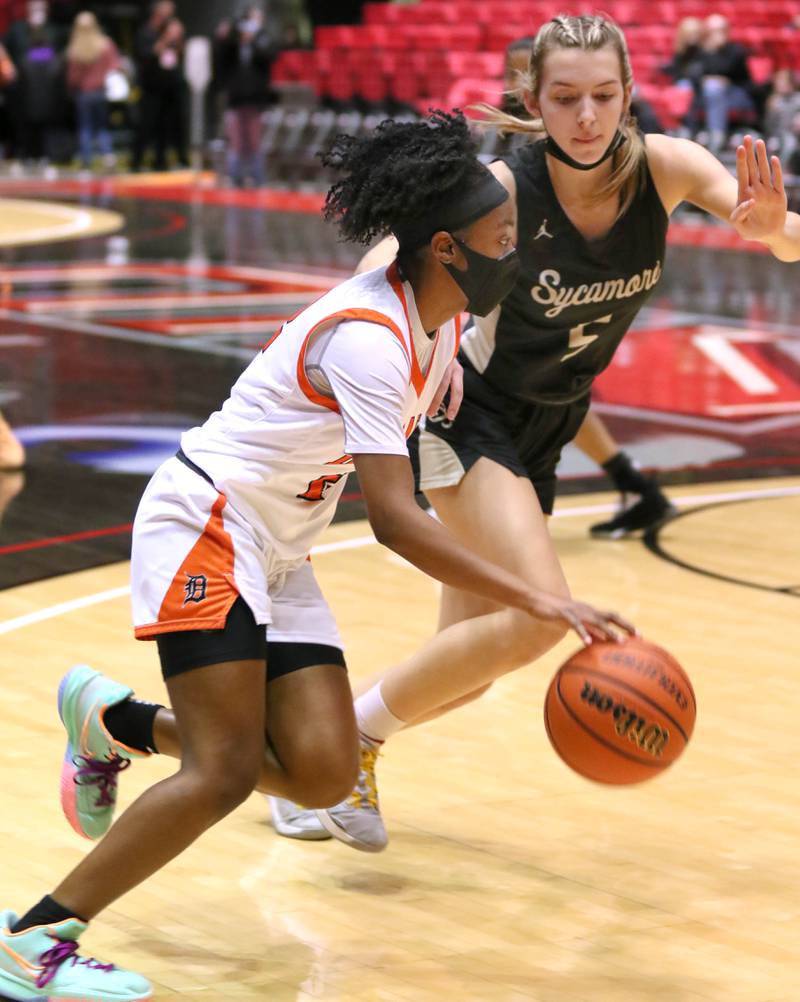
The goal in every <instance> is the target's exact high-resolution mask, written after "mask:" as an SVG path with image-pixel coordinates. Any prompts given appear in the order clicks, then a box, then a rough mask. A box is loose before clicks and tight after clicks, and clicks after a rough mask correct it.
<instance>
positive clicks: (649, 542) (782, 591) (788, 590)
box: [642, 497, 800, 598]
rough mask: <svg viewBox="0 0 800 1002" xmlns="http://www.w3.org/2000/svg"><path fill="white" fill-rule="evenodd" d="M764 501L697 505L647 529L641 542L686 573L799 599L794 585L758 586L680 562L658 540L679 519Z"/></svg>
mask: <svg viewBox="0 0 800 1002" xmlns="http://www.w3.org/2000/svg"><path fill="white" fill-rule="evenodd" d="M764 500H765V499H764V498H763V497H761V498H760V497H755V498H736V499H735V500H733V501H712V502H711V503H710V504H704V505H699V506H698V507H697V508H689V509H688V510H687V511H681V512H678V514H677V515H674V516H673V517H672V518H670V519H669V520H668V521H666V522H662V523H661V525H658V526H656V527H655V528H652V529H648V530H647V531H646V532H645V533H644V535H643V537H642V542H643V543H644V545H645V546H646V547H647V549H648V550H650V552H651V553H653V554H654V555H655V556H657V557H660V558H661V559H662V560H666V561H667V563H670V564H675V566H676V567H682V568H683V569H684V570H686V571H691V572H692V573H693V574H702V575H703V576H704V577H707V578H714V579H715V580H716V581H725V582H726V583H727V584H735V585H741V586H742V587H743V588H755V589H756V590H757V591H769V592H772V593H773V594H778V595H790V596H791V597H792V598H800V586H798V585H796V584H791V585H765V584H759V583H758V582H757V581H748V580H747V579H746V578H737V577H733V576H732V575H730V574H721V573H720V572H719V571H712V570H709V569H708V568H707V567H701V566H698V565H697V564H690V563H688V562H687V561H686V560H681V558H680V557H676V556H675V555H674V554H672V553H669V552H668V551H667V550H666V549H665V548H664V546H663V544H662V543H661V540H660V538H659V536H660V534H661V530H662V529H664V528H665V527H666V526H670V525H674V524H675V523H676V522H678V521H679V520H680V519H683V518H688V517H689V516H690V515H697V514H699V513H700V512H703V511H711V510H712V509H714V508H722V507H723V506H725V505H734V504H751V503H753V502H754V501H764ZM770 500H772V499H770Z"/></svg>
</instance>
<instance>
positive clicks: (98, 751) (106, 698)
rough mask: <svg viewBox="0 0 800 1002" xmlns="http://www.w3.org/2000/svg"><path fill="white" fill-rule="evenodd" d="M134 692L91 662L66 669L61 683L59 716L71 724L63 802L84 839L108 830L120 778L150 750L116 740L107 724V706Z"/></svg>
mask: <svg viewBox="0 0 800 1002" xmlns="http://www.w3.org/2000/svg"><path fill="white" fill-rule="evenodd" d="M132 695H133V689H129V688H128V686H126V685H121V684H120V683H119V682H114V681H112V680H111V679H110V678H106V677H105V675H101V674H100V672H99V671H94V670H93V669H92V668H89V667H88V666H87V665H77V666H76V667H75V668H72V669H71V670H70V671H68V672H67V674H66V675H65V676H64V677H63V678H62V679H61V684H60V685H59V687H58V715H59V716H60V717H61V720H62V722H63V724H64V727H66V729H67V750H66V752H65V753H64V764H63V766H62V767H61V807H62V809H63V811H64V814H65V815H66V818H67V821H69V823H70V824H71V825H72V827H73V828H74V829H75V831H76V832H77V833H78V834H79V835H83V836H84V838H89V839H98V838H100V837H101V836H102V835H105V833H106V832H107V831H108V829H109V828H110V827H111V822H112V820H113V818H114V808H115V807H116V804H117V777H118V776H119V774H120V772H122V770H123V769H127V768H128V766H129V765H130V764H131V759H132V758H147V756H148V754H149V753H148V752H143V751H137V750H136V749H135V748H128V746H127V745H123V744H122V743H121V742H119V741H115V740H114V738H113V737H112V736H111V735H110V734H109V732H108V731H107V730H106V728H105V725H104V724H103V714H104V713H105V711H106V710H107V709H108V708H109V707H111V706H116V705H117V703H121V702H122V701H123V700H125V699H128V698H129V697H130V696H132Z"/></svg>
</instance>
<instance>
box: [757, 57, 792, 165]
mask: <svg viewBox="0 0 800 1002" xmlns="http://www.w3.org/2000/svg"><path fill="white" fill-rule="evenodd" d="M764 132H765V134H766V136H767V142H768V145H769V147H770V151H771V152H772V153H776V154H777V155H778V156H780V157H781V158H782V159H783V160H784V161H787V162H788V160H789V158H790V157H791V156H792V154H794V152H795V150H797V149H798V145H800V91H798V89H797V75H796V73H795V71H794V70H792V69H789V68H788V67H784V68H782V69H778V70H775V72H774V74H773V76H772V92H771V93H770V95H769V97H768V98H767V102H766V108H765V114H764ZM793 173H794V172H793Z"/></svg>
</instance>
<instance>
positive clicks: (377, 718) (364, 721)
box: [355, 682, 406, 743]
mask: <svg viewBox="0 0 800 1002" xmlns="http://www.w3.org/2000/svg"><path fill="white" fill-rule="evenodd" d="M355 708H356V723H357V724H358V729H359V730H360V731H361V733H362V734H363V735H364V737H365V738H369V739H370V741H376V742H380V743H382V742H384V741H385V740H386V739H387V738H389V737H391V736H392V735H393V734H394V732H395V731H399V730H400V728H401V727H404V726H405V723H406V722H405V720H400V719H398V718H397V717H396V716H395V715H394V714H393V713H392V711H391V710H390V709H389V707H388V706H387V705H386V703H384V701H383V696H382V695H381V683H380V682H378V684H377V685H373V687H372V688H371V689H368V690H367V691H366V692H365V693H364V694H363V695H362V696H359V697H358V699H357V700H356V701H355Z"/></svg>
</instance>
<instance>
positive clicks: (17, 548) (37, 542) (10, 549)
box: [0, 522, 133, 557]
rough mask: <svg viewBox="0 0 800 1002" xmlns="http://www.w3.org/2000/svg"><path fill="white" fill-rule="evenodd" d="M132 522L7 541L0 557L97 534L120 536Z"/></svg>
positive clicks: (76, 540)
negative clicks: (14, 541) (22, 540)
mask: <svg viewBox="0 0 800 1002" xmlns="http://www.w3.org/2000/svg"><path fill="white" fill-rule="evenodd" d="M132 528H133V522H128V523H127V524H126V525H112V526H109V527H108V528H107V529H87V530H86V531H85V532H73V533H71V534H70V535H68V536H48V537H47V538H45V539H29V540H28V541H27V542H25V543H9V544H8V546H0V557H1V556H5V554H7V553H21V552H22V551H23V550H40V549H42V548H43V547H46V546H58V545H59V544H61V543H77V542H80V540H82V539H97V537H98V536H121V535H122V534H123V533H124V532H130V531H131V529H132Z"/></svg>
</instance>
